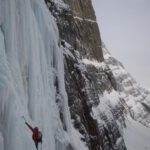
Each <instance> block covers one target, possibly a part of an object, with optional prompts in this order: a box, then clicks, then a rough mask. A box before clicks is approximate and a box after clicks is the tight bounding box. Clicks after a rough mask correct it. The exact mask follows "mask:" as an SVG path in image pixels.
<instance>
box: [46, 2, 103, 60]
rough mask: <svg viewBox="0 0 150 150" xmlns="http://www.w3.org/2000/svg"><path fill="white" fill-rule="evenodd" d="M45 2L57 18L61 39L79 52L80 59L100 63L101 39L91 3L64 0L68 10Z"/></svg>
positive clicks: (101, 56)
mask: <svg viewBox="0 0 150 150" xmlns="http://www.w3.org/2000/svg"><path fill="white" fill-rule="evenodd" d="M46 2H47V4H48V5H49V9H50V10H51V12H52V13H53V15H54V16H55V17H56V18H57V22H58V27H59V31H60V36H61V38H62V39H64V40H66V41H67V42H68V43H70V44H71V45H72V46H73V47H74V49H77V50H79V51H80V53H81V55H82V57H86V58H90V59H96V60H98V61H102V60H103V55H102V49H101V38H100V33H99V29H98V25H97V22H96V17H95V14H94V10H93V7H92V5H91V1H90V0H86V1H80V0H77V1H75V0H66V1H65V2H66V3H67V4H68V5H69V6H68V7H69V9H68V7H67V6H66V7H63V8H62V7H61V6H60V7H61V9H57V6H58V5H57V4H56V3H57V2H56V1H51V0H46ZM56 12H57V13H56Z"/></svg>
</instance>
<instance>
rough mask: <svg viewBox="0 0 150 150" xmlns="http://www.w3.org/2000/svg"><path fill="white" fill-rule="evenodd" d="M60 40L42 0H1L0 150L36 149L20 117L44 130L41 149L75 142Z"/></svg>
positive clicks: (58, 149)
mask: <svg viewBox="0 0 150 150" xmlns="http://www.w3.org/2000/svg"><path fill="white" fill-rule="evenodd" d="M58 43H59V34H58V29H57V26H56V23H55V21H54V18H53V17H52V16H51V15H50V13H49V11H48V9H47V7H46V5H45V3H44V1H41V0H5V1H4V0H0V97H1V98H0V150H17V149H18V150H27V149H30V150H35V146H34V143H33V141H32V139H31V133H30V131H29V129H28V128H27V127H26V126H25V123H24V120H23V119H22V116H25V118H26V119H27V121H28V122H29V123H30V124H31V125H32V126H35V125H36V126H39V127H40V129H41V130H42V133H43V150H65V149H66V147H67V146H68V145H69V143H70V144H72V145H73V146H74V145H75V144H74V143H73V142H72V143H71V141H72V140H71V139H72V137H73V134H74V132H73V127H72V125H71V121H70V113H69V108H68V103H67V94H66V91H65V86H64V66H63V54H62V50H61V48H60V47H59V46H58ZM55 80H57V81H58V89H59V95H60V99H61V104H62V106H61V107H62V113H63V122H64V127H65V130H64V129H63V125H62V123H61V121H60V118H59V109H58V107H57V105H56V102H55V99H56V97H55V96H56V88H55V86H54V83H55ZM75 140H76V139H74V141H75ZM75 146H76V145H75ZM79 149H80V148H79Z"/></svg>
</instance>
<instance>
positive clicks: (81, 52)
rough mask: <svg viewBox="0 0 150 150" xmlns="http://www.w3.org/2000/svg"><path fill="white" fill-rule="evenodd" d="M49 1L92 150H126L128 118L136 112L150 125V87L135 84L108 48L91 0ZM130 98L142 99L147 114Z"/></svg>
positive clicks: (78, 117)
mask: <svg viewBox="0 0 150 150" xmlns="http://www.w3.org/2000/svg"><path fill="white" fill-rule="evenodd" d="M45 2H46V4H47V6H48V8H49V10H50V11H51V13H52V15H53V16H54V17H55V19H56V22H57V25H58V28H59V33H60V38H61V39H60V43H59V44H60V45H61V47H62V49H63V53H64V63H65V81H66V83H65V84H66V90H67V94H68V103H69V107H70V112H71V118H72V122H73V125H74V127H75V128H76V129H77V130H78V131H79V132H80V133H81V134H82V135H83V137H82V139H81V140H82V141H83V142H84V143H85V144H86V146H87V148H88V150H126V146H125V143H124V139H123V135H122V131H123V128H125V126H126V124H125V117H126V115H127V114H131V116H132V117H133V116H134V118H135V119H137V120H138V121H140V122H142V123H143V124H145V125H147V126H148V124H149V117H148V114H149V110H150V109H149V108H150V107H149V106H150V105H148V104H149V102H148V101H149V100H146V102H145V103H144V101H143V102H142V103H141V102H139V101H140V100H144V99H145V98H146V97H147V95H148V93H149V92H148V91H147V90H144V89H142V88H140V87H138V86H135V85H136V82H135V80H134V79H133V78H132V77H131V76H130V75H129V74H128V73H127V72H126V71H125V69H124V67H123V65H122V64H121V63H120V62H119V61H117V60H116V59H114V58H112V57H111V56H110V54H109V52H108V51H107V50H106V48H105V47H104V45H103V43H102V41H101V38H100V33H99V29H98V25H97V23H96V17H95V14H94V10H93V7H92V4H91V0H85V1H81V0H64V1H62V0H45ZM103 54H104V55H103ZM118 70H119V73H118ZM131 96H133V97H134V99H130V98H131ZM138 98H139V99H138ZM130 101H133V102H136V104H137V106H138V107H136V109H137V108H139V104H140V109H141V110H142V111H141V112H144V113H143V115H144V116H140V115H139V113H138V111H136V109H133V105H132V107H130ZM60 116H61V114H60ZM143 117H145V118H146V119H143ZM141 118H142V119H141ZM62 122H63V119H62Z"/></svg>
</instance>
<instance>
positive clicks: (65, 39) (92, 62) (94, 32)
mask: <svg viewBox="0 0 150 150" xmlns="http://www.w3.org/2000/svg"><path fill="white" fill-rule="evenodd" d="M149 95H150V92H149V91H148V90H146V89H144V88H142V87H140V86H139V85H138V84H137V83H136V81H135V80H134V79H133V78H132V77H131V75H130V74H129V73H128V72H127V71H126V70H125V68H124V67H123V65H122V64H121V63H120V62H119V61H117V60H116V59H115V58H113V57H111V55H110V54H109V52H108V50H107V49H106V47H105V46H104V44H103V42H102V41H101V38H100V33H99V29H98V25H97V23H96V17H95V14H94V10H93V7H92V4H91V0H84V2H83V1H81V0H64V1H62V0H45V1H41V0H25V1H20V0H5V1H4V0H0V97H1V98H0V150H16V149H18V150H26V149H30V150H35V145H34V142H33V141H32V133H31V132H30V130H29V129H28V127H27V126H26V125H25V121H24V119H23V118H25V120H26V121H27V122H28V123H29V124H30V125H31V126H33V127H35V126H38V127H39V128H40V130H41V132H42V134H43V143H42V147H41V145H39V149H42V150H126V149H129V150H135V149H137V150H141V149H143V150H144V149H150V145H149V142H148V140H147V139H149V138H150V136H149V135H150V131H149V129H148V128H146V127H144V126H143V125H145V126H147V127H150V117H149V116H150V115H149V113H150V98H149V97H150V96H149ZM133 119H134V120H133ZM139 122H140V123H139ZM135 133H136V134H135ZM129 137H130V138H129ZM131 137H132V139H134V140H133V143H136V145H134V144H133V143H132V142H131V141H132V140H129V139H131ZM142 139H146V140H142ZM142 146H143V147H142Z"/></svg>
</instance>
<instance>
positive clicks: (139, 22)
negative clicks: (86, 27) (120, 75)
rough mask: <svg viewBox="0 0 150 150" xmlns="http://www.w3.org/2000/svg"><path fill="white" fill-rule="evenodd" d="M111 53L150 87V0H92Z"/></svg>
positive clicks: (140, 81)
mask: <svg viewBox="0 0 150 150" xmlns="http://www.w3.org/2000/svg"><path fill="white" fill-rule="evenodd" d="M92 2H93V6H94V9H95V12H96V16H97V21H98V24H99V27H100V32H101V37H102V40H103V41H104V43H105V45H106V47H107V48H108V49H109V51H110V52H111V54H112V55H113V56H114V57H115V58H117V59H118V60H120V61H121V62H122V63H123V64H124V66H125V67H126V70H127V71H129V73H131V75H132V76H133V77H134V78H135V79H136V80H137V82H138V83H140V84H141V85H143V86H145V87H148V88H150V0H92Z"/></svg>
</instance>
